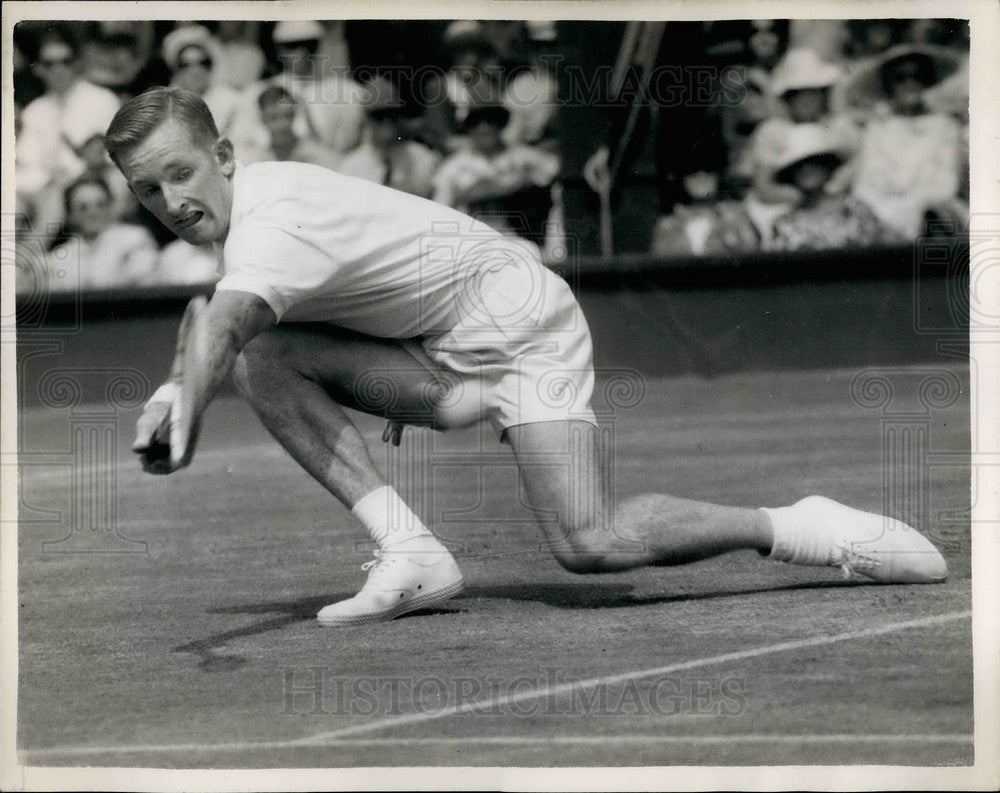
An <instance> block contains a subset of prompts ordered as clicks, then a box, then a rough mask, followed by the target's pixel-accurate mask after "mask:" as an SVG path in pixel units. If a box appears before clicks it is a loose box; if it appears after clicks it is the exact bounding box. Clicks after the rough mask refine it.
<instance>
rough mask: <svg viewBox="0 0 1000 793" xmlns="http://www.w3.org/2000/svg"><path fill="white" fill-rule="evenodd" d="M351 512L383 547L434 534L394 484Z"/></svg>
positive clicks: (383, 488) (371, 495) (382, 489)
mask: <svg viewBox="0 0 1000 793" xmlns="http://www.w3.org/2000/svg"><path fill="white" fill-rule="evenodd" d="M351 512H353V513H354V514H355V516H356V517H357V518H358V520H360V521H361V522H362V523H363V524H364V526H365V528H366V529H368V534H369V535H370V536H371V538H372V539H373V540H374V541H375V545H377V546H378V547H379V548H381V549H382V550H385V549H386V548H390V547H392V546H393V545H397V544H399V543H401V542H405V541H406V540H412V539H413V538H414V537H433V536H434V535H433V534H431V533H430V531H429V530H428V528H427V527H426V526H425V525H424V524H423V522H422V521H421V520H420V518H418V517H417V516H416V515H415V514H414V512H413V510H411V509H410V508H409V507H408V506H406V502H405V501H403V499H401V498H400V497H399V494H398V493H397V492H396V490H395V488H393V487H391V486H390V485H384V486H382V487H380V488H378V489H377V490H373V491H372V492H371V493H369V494H368V495H367V496H365V497H364V498H362V499H361V500H360V501H359V502H358V503H357V504H355V505H354V508H353V509H352V510H351Z"/></svg>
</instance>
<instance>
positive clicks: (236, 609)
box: [174, 581, 868, 672]
mask: <svg viewBox="0 0 1000 793" xmlns="http://www.w3.org/2000/svg"><path fill="white" fill-rule="evenodd" d="M854 586H868V583H867V582H864V581H816V582H808V583H798V584H785V585H781V586H774V587H765V588H761V587H754V588H745V589H725V590H713V591H708V592H690V593H682V594H667V595H649V596H642V597H637V596H635V595H633V594H632V589H633V587H632V585H631V584H627V583H625V584H620V583H614V584H593V583H583V582H581V583H579V584H495V585H488V586H472V587H469V588H467V589H466V590H465V592H464V593H463V594H461V595H459V596H458V597H457V598H455V599H454V600H452V601H450V604H456V605H458V604H460V603H461V601H462V600H470V599H476V598H481V599H487V600H521V601H530V602H536V603H544V604H545V605H548V606H554V607H556V608H561V609H610V608H634V607H639V606H653V605H657V604H661V603H676V602H679V601H692V600H713V599H718V598H729V597H742V596H746V595H754V594H762V593H767V592H790V591H794V590H808V589H831V588H843V587H854ZM351 596H352V595H351V594H349V593H347V594H345V593H339V594H333V595H322V596H318V597H309V598H301V599H299V600H292V601H270V602H266V603H249V604H246V605H237V606H225V607H220V608H214V609H209V610H208V613H209V614H275V613H276V614H278V615H279V616H276V617H272V618H270V619H266V620H261V621H258V622H254V623H251V624H250V625H245V626H243V627H242V628H234V629H233V630H229V631H224V632H222V633H216V634H213V635H212V636H208V637H207V638H204V639H198V640H196V641H193V642H189V643H187V644H184V645H181V646H180V647H176V648H174V652H177V653H192V654H193V655H196V656H198V658H199V663H198V667H199V668H200V669H202V670H204V671H206V672H232V671H235V670H237V669H239V668H240V667H241V666H243V665H244V664H245V663H246V658H244V657H243V656H240V655H227V654H224V653H219V652H217V651H218V650H219V649H220V648H223V647H224V646H225V645H226V643H227V642H229V641H230V640H232V639H241V638H245V637H247V636H256V635H258V634H261V633H268V632H270V631H276V630H281V629H282V628H285V627H287V626H289V625H291V624H293V623H296V622H305V621H307V620H312V619H314V618H315V617H316V612H318V611H319V610H320V609H321V608H323V606H325V605H327V604H329V603H336V602H337V601H339V600H344V599H346V598H349V597H351ZM467 610H468V609H463V608H461V607H458V608H427V609H418V610H416V611H411V612H410V613H409V614H404V615H402V616H400V617H397V620H405V619H412V618H414V617H427V616H441V615H449V614H459V613H461V612H463V611H467ZM363 627H365V628H370V627H371V626H363ZM339 630H345V629H339Z"/></svg>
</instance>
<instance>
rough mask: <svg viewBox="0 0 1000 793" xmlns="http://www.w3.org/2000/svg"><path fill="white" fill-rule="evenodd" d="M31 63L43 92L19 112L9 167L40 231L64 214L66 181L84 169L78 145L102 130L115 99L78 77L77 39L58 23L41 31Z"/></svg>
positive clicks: (114, 109)
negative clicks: (12, 154)
mask: <svg viewBox="0 0 1000 793" xmlns="http://www.w3.org/2000/svg"><path fill="white" fill-rule="evenodd" d="M32 69H33V70H34V72H35V74H36V75H37V76H38V77H39V79H41V80H42V82H43V83H44V84H45V93H44V94H42V96H40V97H38V98H37V99H35V100H34V101H32V102H31V103H29V104H28V106H27V107H25V108H24V111H23V112H22V113H21V118H20V121H21V131H20V134H19V135H18V136H17V140H16V143H15V146H16V160H15V173H16V178H17V190H18V197H19V199H20V200H21V201H22V203H23V204H24V205H25V206H26V207H28V208H29V210H30V213H31V214H32V216H33V217H34V220H35V226H36V233H38V234H42V235H46V234H50V232H51V231H52V230H53V229H54V228H55V227H58V225H59V223H61V222H62V220H63V218H64V216H65V208H64V203H63V191H64V190H65V188H66V186H67V185H68V184H69V183H70V182H72V181H73V180H74V179H76V178H77V177H79V176H80V175H81V174H82V173H83V172H84V170H85V169H86V163H85V162H84V161H83V159H82V158H81V156H80V152H81V149H82V148H83V146H84V144H85V143H86V142H87V141H88V140H90V139H91V138H92V137H93V136H94V135H103V134H104V131H105V130H106V129H107V127H108V124H110V123H111V119H112V118H113V117H114V115H115V113H116V112H117V111H118V99H117V98H116V97H115V95H114V94H113V93H111V91H108V90H107V89H105V88H100V87H98V86H96V85H94V84H93V83H90V82H88V81H87V80H85V79H83V78H82V77H81V72H80V60H79V49H78V47H77V44H76V42H75V41H74V39H73V37H72V36H71V35H69V33H68V32H66V31H63V30H61V29H55V30H51V31H49V32H47V33H46V34H45V35H43V37H42V38H41V41H40V43H39V46H38V51H37V55H36V57H35V59H34V63H33V65H32Z"/></svg>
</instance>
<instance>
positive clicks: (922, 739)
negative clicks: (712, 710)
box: [24, 733, 974, 757]
mask: <svg viewBox="0 0 1000 793" xmlns="http://www.w3.org/2000/svg"><path fill="white" fill-rule="evenodd" d="M973 739H974V736H972V735H964V734H962V733H943V734H940V735H933V734H931V735H897V734H888V735H871V734H864V735H851V734H850V733H833V734H829V735H646V734H642V735H549V736H544V735H536V736H527V735H467V736H463V737H461V738H341V739H336V740H332V741H329V742H328V743H324V744H322V746H319V745H317V746H316V747H315V748H317V749H320V748H323V749H326V748H335V747H344V748H347V747H355V746H360V747H365V746H460V745H465V746H467V745H469V744H470V743H476V744H486V745H491V746H602V745H607V744H636V743H643V744H656V743H658V744H668V745H688V746H691V745H709V746H711V745H715V746H731V745H737V746H738V745H741V744H775V745H788V746H804V745H812V746H826V745H829V744H837V743H847V744H852V743H855V744H876V745H881V744H887V743H891V744H905V743H913V744H922V743H923V744H930V743H945V744H969V745H971V744H972V742H973ZM288 747H289V743H288V742H287V741H265V742H262V743H254V744H245V743H232V744H207V745H206V744H203V743H191V744H171V745H169V746H154V745H150V746H129V747H115V748H114V749H113V750H112V749H111V748H108V747H104V749H105V750H106V751H100V747H90V746H80V747H68V748H66V749H59V748H53V749H36V750H27V751H25V752H24V754H25V755H29V756H32V757H45V756H59V757H70V756H74V755H94V754H111V753H112V752H114V753H116V754H122V753H131V752H137V753H141V752H152V751H158V752H161V753H162V752H224V751H241V750H244V749H247V748H252V749H254V750H258V749H277V748H283V749H287V748H288Z"/></svg>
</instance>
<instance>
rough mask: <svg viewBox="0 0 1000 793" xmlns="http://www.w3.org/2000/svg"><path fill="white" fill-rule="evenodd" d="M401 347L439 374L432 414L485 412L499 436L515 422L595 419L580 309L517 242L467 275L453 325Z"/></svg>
mask: <svg viewBox="0 0 1000 793" xmlns="http://www.w3.org/2000/svg"><path fill="white" fill-rule="evenodd" d="M404 346H405V347H406V349H407V350H408V351H409V352H410V353H411V354H412V355H413V356H414V357H415V358H417V360H419V361H421V363H423V364H424V365H427V362H428V359H429V360H430V361H431V362H433V364H434V365H435V367H434V368H437V369H443V370H444V372H445V373H446V374H445V377H446V379H447V380H448V386H449V388H448V390H447V392H446V396H445V397H444V399H443V400H442V402H441V404H440V407H439V410H438V413H439V415H441V416H442V417H443V418H444V419H445V420H446V421H448V423H453V424H457V425H464V424H468V423H471V422H472V421H474V420H476V419H477V418H485V419H487V420H489V421H490V422H491V423H492V424H493V426H494V427H495V428H496V430H497V432H498V433H500V435H501V437H503V432H504V430H506V429H507V428H508V427H513V426H517V425H518V424H531V423H535V422H540V421H565V420H569V419H572V420H578V421H587V422H590V423H591V424H596V423H597V422H596V419H595V417H594V412H593V410H592V408H591V405H590V400H591V397H592V395H593V392H594V360H593V346H592V344H591V340H590V329H589V328H588V327H587V321H586V319H584V316H583V312H582V311H581V310H580V306H579V304H578V303H577V302H576V298H575V297H574V296H573V293H572V291H571V290H570V288H569V286H568V285H567V284H566V282H565V281H564V280H563V279H562V278H560V277H559V276H558V275H556V274H555V273H553V272H552V271H551V270H549V269H548V268H546V267H545V266H544V265H542V264H541V262H539V261H538V260H537V259H536V258H535V257H533V256H527V255H524V254H518V249H517V248H514V255H511V256H509V257H503V258H502V260H500V259H498V261H497V262H496V264H494V265H491V266H485V267H482V268H481V269H480V270H479V272H478V273H477V275H476V276H475V277H474V278H471V279H470V280H469V282H468V283H467V284H466V287H465V288H464V289H463V290H462V291H461V293H460V299H459V321H458V324H457V325H455V326H454V327H453V328H452V329H451V330H449V331H447V332H446V333H442V334H436V335H428V336H424V337H421V338H420V339H414V340H411V341H409V342H406V343H405V344H404Z"/></svg>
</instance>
